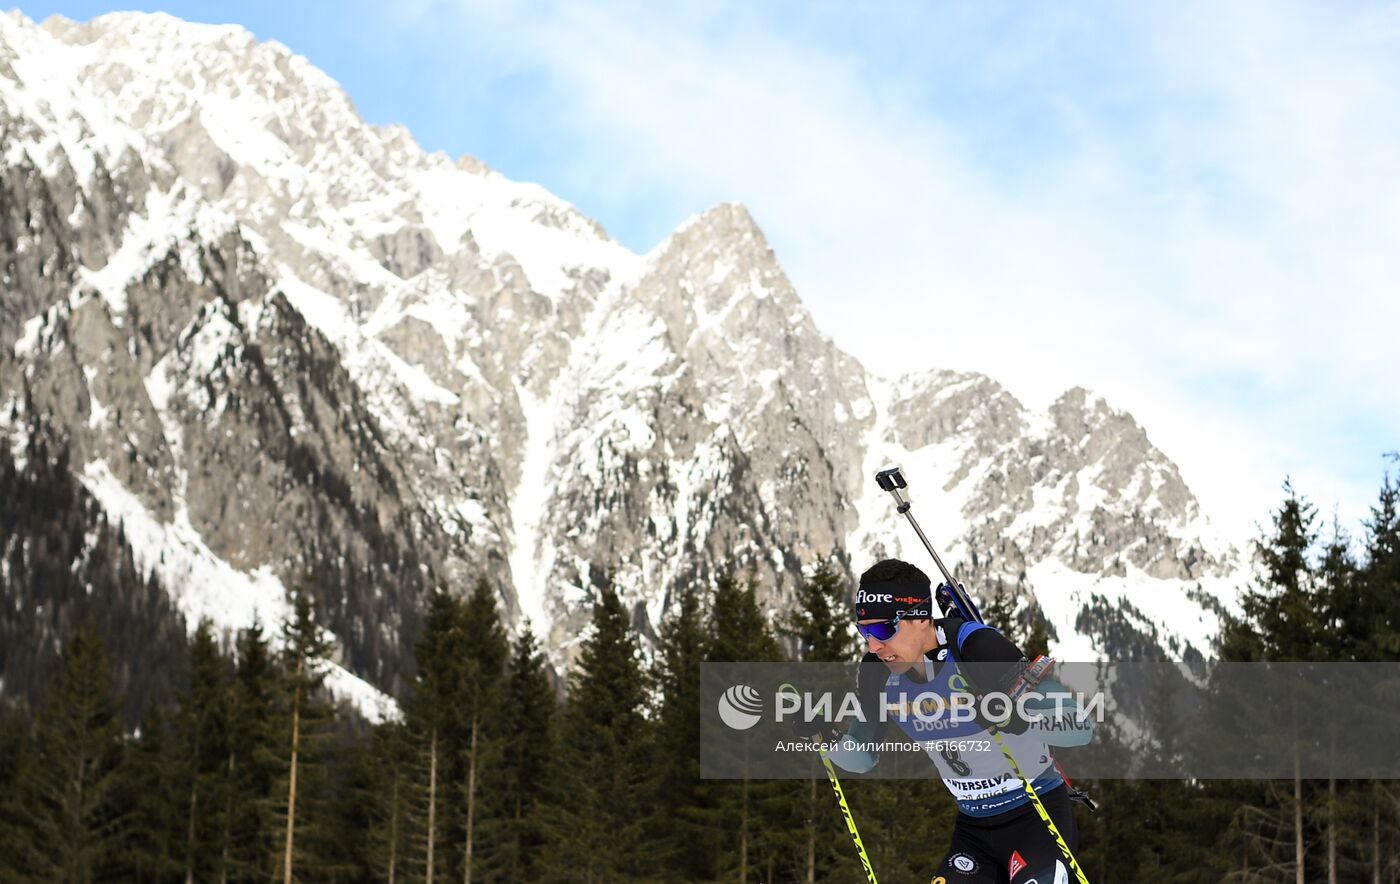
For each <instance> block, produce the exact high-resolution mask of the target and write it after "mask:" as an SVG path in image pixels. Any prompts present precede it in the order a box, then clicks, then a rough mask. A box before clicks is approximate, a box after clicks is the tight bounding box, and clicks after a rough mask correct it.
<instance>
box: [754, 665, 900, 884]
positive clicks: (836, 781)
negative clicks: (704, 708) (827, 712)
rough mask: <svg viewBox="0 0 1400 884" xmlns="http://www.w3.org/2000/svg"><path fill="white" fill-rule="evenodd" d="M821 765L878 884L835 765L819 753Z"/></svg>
mask: <svg viewBox="0 0 1400 884" xmlns="http://www.w3.org/2000/svg"><path fill="white" fill-rule="evenodd" d="M785 691H791V692H792V693H794V694H796V693H797V688H795V687H793V686H792V685H791V684H782V685H779V686H778V692H779V693H783V692H785ZM821 757H822V767H825V768H826V778H827V779H828V780H830V781H831V791H833V792H835V793H836V802H837V803H838V804H840V805H841V816H842V818H843V819H845V821H846V831H848V832H850V833H851V840H852V841H853V842H855V845H856V852H857V853H859V854H860V864H861V865H862V866H864V867H865V877H866V880H867V881H868V882H869V884H880V882H879V881H877V880H875V867H874V866H873V865H871V864H870V854H868V853H866V852H865V842H863V841H861V840H860V830H859V829H857V828H856V818H855V816H853V815H852V814H851V805H850V803H849V802H848V801H846V790H844V789H842V788H841V780H840V778H839V777H837V776H836V767H835V766H834V765H832V763H831V759H830V758H827V757H826V753H825V752H823V753H821Z"/></svg>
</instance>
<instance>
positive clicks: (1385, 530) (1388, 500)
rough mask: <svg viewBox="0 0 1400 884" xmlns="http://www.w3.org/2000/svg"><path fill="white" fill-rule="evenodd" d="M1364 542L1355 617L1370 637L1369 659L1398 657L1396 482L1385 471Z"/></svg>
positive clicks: (1399, 506) (1399, 515)
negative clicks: (1362, 564) (1364, 562)
mask: <svg viewBox="0 0 1400 884" xmlns="http://www.w3.org/2000/svg"><path fill="white" fill-rule="evenodd" d="M1364 545H1365V561H1366V564H1365V572H1364V574H1363V575H1362V576H1361V578H1360V579H1359V580H1358V581H1357V590H1358V594H1359V595H1360V596H1361V602H1360V604H1359V605H1358V610H1357V612H1356V620H1358V621H1363V620H1364V621H1366V624H1367V632H1368V633H1369V634H1370V635H1371V637H1372V640H1371V647H1370V652H1371V654H1372V655H1373V656H1371V658H1370V659H1374V660H1390V661H1395V660H1400V483H1397V482H1396V481H1395V480H1394V479H1393V478H1392V477H1391V475H1390V474H1389V473H1387V474H1386V476H1385V479H1384V480H1383V482H1382V483H1381V490H1380V494H1379V496H1378V499H1377V501H1376V504H1375V506H1373V507H1371V518H1370V519H1369V520H1367V522H1366V536H1365V543H1364ZM1357 625H1358V626H1359V624H1357Z"/></svg>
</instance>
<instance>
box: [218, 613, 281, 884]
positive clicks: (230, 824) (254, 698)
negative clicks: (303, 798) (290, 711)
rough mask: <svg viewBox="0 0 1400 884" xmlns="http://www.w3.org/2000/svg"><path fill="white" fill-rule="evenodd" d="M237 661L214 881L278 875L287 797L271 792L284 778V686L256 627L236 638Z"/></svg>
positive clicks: (230, 712) (258, 624)
mask: <svg viewBox="0 0 1400 884" xmlns="http://www.w3.org/2000/svg"><path fill="white" fill-rule="evenodd" d="M237 655H238V661H237V668H236V670H235V675H234V682H233V688H232V691H231V697H230V701H229V721H228V738H229V742H228V751H229V754H228V758H227V760H226V765H227V766H226V773H227V780H228V783H229V788H228V790H227V791H226V792H225V805H224V810H223V813H222V817H223V824H224V832H223V833H222V834H221V836H220V843H221V848H222V849H221V852H220V857H219V861H218V875H217V878H216V880H221V881H222V880H230V881H247V880H265V879H268V878H274V877H280V876H281V872H282V865H281V859H282V852H281V849H282V848H283V847H284V843H283V841H282V838H283V837H285V828H284V827H283V826H279V825H278V822H279V816H278V814H279V810H281V809H284V808H285V806H286V805H285V802H286V798H287V796H286V793H285V792H281V793H280V794H279V790H278V788H277V786H278V784H279V782H281V780H282V776H283V774H284V772H285V763H286V762H285V760H284V758H283V757H282V749H283V747H284V746H285V744H286V734H287V733H288V731H289V728H290V723H289V721H288V718H287V716H286V715H285V710H284V709H283V707H282V705H281V700H282V698H283V697H284V696H285V694H284V692H283V689H284V684H285V683H284V681H283V678H282V674H281V672H280V670H279V668H278V666H277V661H276V659H275V658H274V657H273V654H272V650H271V648H270V646H269V644H268V641H267V637H266V635H265V634H264V632H263V628H262V625H261V624H260V623H258V622H256V621H255V622H254V623H253V625H252V626H250V627H248V628H247V629H243V630H241V631H240V632H239V634H238V641H237ZM279 798H280V799H281V802H280V803H279V801H278V799H279Z"/></svg>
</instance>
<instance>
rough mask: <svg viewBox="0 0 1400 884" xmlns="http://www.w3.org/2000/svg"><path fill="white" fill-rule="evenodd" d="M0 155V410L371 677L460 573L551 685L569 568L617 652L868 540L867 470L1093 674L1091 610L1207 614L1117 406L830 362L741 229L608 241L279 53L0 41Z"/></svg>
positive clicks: (880, 513) (149, 41) (102, 494)
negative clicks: (1029, 608)
mask: <svg viewBox="0 0 1400 884" xmlns="http://www.w3.org/2000/svg"><path fill="white" fill-rule="evenodd" d="M0 138H2V139H3V144H0V262H3V266H4V274H5V275H4V291H3V310H0V406H3V407H0V421H4V422H5V426H6V427H7V428H8V434H9V435H10V437H11V444H12V445H16V446H18V445H21V444H22V439H21V437H22V436H23V434H24V430H23V428H24V426H26V419H25V416H24V415H22V414H21V412H22V411H23V410H24V409H25V408H32V409H35V410H36V411H38V412H41V413H42V414H43V415H44V416H45V418H46V419H47V420H48V421H49V422H50V423H51V424H53V425H56V426H58V427H61V428H62V429H63V431H64V432H65V433H66V434H67V436H68V438H69V440H70V441H69V445H70V450H71V457H72V464H73V467H74V471H75V473H76V474H77V475H79V476H80V477H81V478H82V479H83V481H84V483H85V484H86V485H87V486H88V488H89V489H90V491H91V492H92V494H93V495H94V497H95V498H96V499H97V500H98V501H100V502H101V503H102V504H103V505H104V506H106V507H107V508H108V510H109V513H110V514H112V515H113V517H114V518H121V519H123V520H125V522H126V523H127V524H128V526H129V527H128V532H127V533H128V535H130V536H131V538H132V546H133V548H134V550H135V551H136V556H137V559H138V562H137V564H138V565H139V566H140V567H142V568H145V569H148V570H154V571H157V572H159V574H160V577H161V580H162V584H163V585H164V586H166V587H167V588H168V589H169V591H170V592H171V593H172V594H173V596H174V597H175V598H176V600H177V602H178V606H179V607H180V608H181V610H182V611H183V613H185V615H186V616H187V617H197V616H211V617H214V618H216V619H217V620H218V621H219V622H220V623H221V624H222V625H223V626H225V627H227V628H233V627H234V626H237V625H240V624H241V623H243V622H246V621H247V620H248V619H249V618H251V617H252V616H254V615H255V614H256V615H259V616H262V617H264V619H271V618H276V617H278V616H280V613H281V612H283V611H285V601H284V597H285V592H286V590H287V589H288V588H289V587H291V586H295V585H298V584H303V585H306V586H308V587H309V588H310V589H311V590H312V591H313V592H314V593H315V594H316V595H317V598H318V600H319V601H320V602H321V605H322V608H323V609H324V611H325V612H326V616H327V622H328V626H329V627H330V628H331V629H332V631H334V632H335V634H336V635H337V637H338V639H339V641H340V646H341V651H340V653H341V662H342V663H343V665H344V667H345V668H346V670H347V672H353V673H355V674H357V675H359V676H362V677H363V678H365V679H368V680H369V681H370V682H371V683H373V684H374V685H377V686H378V687H380V688H382V689H385V690H389V691H395V690H397V689H399V688H400V687H401V686H402V684H403V683H404V682H403V680H404V678H406V677H407V675H408V674H410V673H411V665H412V664H411V659H410V656H411V655H410V654H409V653H408V648H409V647H410V645H411V641H412V636H413V635H414V633H415V631H416V622H417V616H418V614H417V612H418V608H419V604H420V602H421V598H422V594H423V592H424V591H425V589H426V588H427V587H429V586H432V585H434V584H435V583H439V582H441V583H445V584H446V585H449V586H454V587H461V586H463V585H465V584H466V583H467V582H468V581H471V580H474V579H476V578H477V577H478V576H485V577H487V578H488V579H491V580H492V581H493V582H495V584H496V585H497V586H498V588H499V590H500V592H501V598H502V603H503V605H504V606H505V608H506V610H507V611H508V612H509V614H510V616H511V617H512V618H516V619H518V618H521V617H529V618H531V619H532V620H534V621H535V623H536V626H537V627H538V628H542V629H546V630H548V632H549V635H550V641H551V646H552V648H553V649H554V650H555V652H556V655H557V659H559V660H563V659H565V658H566V657H567V649H568V647H569V646H570V644H571V643H572V641H573V640H574V639H575V638H576V636H577V633H578V630H579V628H580V625H581V623H582V621H583V618H584V617H585V616H586V611H587V606H588V601H589V597H590V590H591V588H592V587H593V586H595V585H597V584H598V583H600V582H601V581H603V580H605V579H611V580H613V581H614V583H615V584H616V585H617V586H618V587H619V588H620V589H621V591H622V594H623V596H624V598H625V599H626V600H627V601H628V603H629V604H630V605H631V606H632V608H633V610H634V614H635V620H636V622H637V624H638V626H639V628H641V629H642V630H643V631H648V630H651V629H654V628H655V626H656V625H657V623H658V621H659V620H660V618H661V617H662V616H664V612H665V610H666V608H667V600H668V596H669V593H670V592H671V590H672V589H673V588H674V587H675V586H676V585H677V584H678V582H679V581H683V580H690V579H708V578H709V577H710V576H712V575H713V574H714V573H716V572H717V571H718V570H720V569H725V568H737V569H751V571H752V573H753V574H754V576H755V578H756V579H757V581H758V583H759V586H760V587H761V590H762V597H763V598H764V599H765V601H766V602H767V603H769V604H770V605H772V606H773V607H774V608H779V607H781V606H782V605H783V604H785V603H786V600H787V598H788V597H789V593H790V591H791V589H792V587H793V586H794V585H795V582H796V581H797V580H799V579H800V575H801V571H802V568H803V567H805V566H809V565H810V564H811V563H812V562H813V561H814V560H815V559H816V558H818V557H820V556H825V555H828V554H834V555H835V556H836V557H837V560H838V561H839V562H841V563H842V564H843V566H845V567H849V568H852V569H856V570H858V569H859V568H860V567H862V566H863V565H864V564H865V563H867V562H868V561H869V560H870V559H871V558H872V557H873V556H875V555H878V554H881V553H882V552H883V551H894V550H897V549H898V548H899V539H898V538H900V537H901V536H902V533H901V532H902V531H903V530H905V529H903V528H902V527H901V526H898V525H896V524H894V522H893V518H894V517H893V514H892V512H891V511H890V507H889V506H888V504H887V503H886V501H884V500H882V499H881V498H880V496H879V493H878V492H876V491H874V487H873V483H871V482H870V476H871V475H872V474H873V472H874V470H875V469H876V468H878V467H879V466H883V465H884V462H885V461H886V460H888V459H895V460H903V461H904V465H905V466H906V467H907V468H908V469H909V471H910V474H911V480H914V481H917V482H918V483H919V484H918V485H917V486H916V490H917V493H918V494H925V495H928V497H925V498H920V499H921V501H922V506H921V507H920V508H919V509H918V510H917V511H918V512H919V513H920V514H921V516H922V517H923V519H924V521H925V524H926V527H928V526H930V525H932V526H934V527H936V528H937V529H938V530H937V531H936V532H931V533H934V534H935V536H937V537H939V538H943V539H944V540H945V542H947V543H948V545H949V546H950V547H951V549H952V550H953V553H952V558H953V560H955V561H957V562H959V563H961V566H962V568H963V570H964V571H965V572H966V575H967V577H966V579H968V582H969V583H972V584H974V585H975V584H978V583H985V584H987V585H991V584H992V583H995V582H996V581H1001V582H1002V583H1003V584H1004V585H1007V586H1010V587H1013V588H1015V589H1016V590H1017V591H1018V592H1019V593H1021V594H1022V595H1024V596H1025V597H1026V598H1027V599H1035V600H1038V602H1039V604H1040V606H1041V608H1043V609H1044V610H1045V611H1046V613H1047V614H1048V615H1049V616H1050V618H1051V620H1052V622H1053V624H1054V626H1055V628H1056V631H1057V634H1058V636H1059V639H1060V641H1061V642H1062V643H1063V644H1064V647H1065V649H1066V650H1072V651H1082V652H1084V653H1111V652H1113V651H1114V650H1115V649H1114V647H1112V646H1110V645H1111V644H1112V643H1109V642H1106V641H1105V640H1103V639H1102V635H1106V634H1107V632H1106V631H1104V630H1097V632H1096V631H1095V630H1089V633H1090V634H1081V633H1080V632H1077V631H1076V623H1077V622H1078V620H1079V616H1080V614H1081V613H1082V612H1083V611H1084V610H1087V609H1089V608H1091V607H1092V608H1093V610H1094V611H1096V612H1098V614H1097V615H1096V616H1099V619H1100V620H1102V616H1100V615H1103V610H1104V609H1105V608H1104V606H1107V609H1108V610H1110V611H1116V612H1119V613H1120V614H1121V616H1122V617H1127V618H1132V617H1136V618H1137V619H1136V620H1134V621H1133V627H1132V628H1133V629H1135V630H1137V632H1138V633H1142V634H1147V630H1149V628H1150V629H1152V630H1156V632H1153V633H1152V634H1153V635H1157V636H1158V637H1157V638H1156V639H1153V640H1154V641H1156V642H1157V643H1158V644H1159V645H1163V646H1165V645H1166V644H1169V643H1170V642H1171V641H1177V642H1178V647H1181V646H1183V645H1182V643H1183V642H1186V641H1189V642H1191V643H1192V645H1193V647H1197V648H1198V649H1199V648H1200V646H1201V645H1202V644H1203V642H1204V640H1205V636H1206V634H1207V631H1208V628H1209V625H1210V624H1209V622H1207V621H1208V620H1209V618H1205V619H1201V620H1199V622H1197V621H1192V622H1191V623H1188V624H1186V625H1184V626H1183V625H1182V623H1181V622H1178V621H1180V617H1177V618H1176V619H1175V620H1174V619H1173V616H1172V615H1170V611H1168V610H1167V609H1166V608H1165V607H1163V606H1160V605H1158V606H1154V605H1152V604H1147V605H1145V606H1144V605H1143V604H1138V602H1141V601H1142V598H1143V597H1145V596H1151V597H1152V598H1172V597H1176V598H1180V597H1182V595H1183V593H1185V592H1186V591H1187V590H1188V589H1190V590H1191V591H1193V592H1202V593H1206V594H1208V595H1213V596H1220V595H1228V594H1229V581H1230V579H1231V576H1230V575H1231V574H1232V573H1233V571H1234V569H1235V568H1236V558H1235V555H1234V553H1233V551H1231V550H1229V549H1228V548H1226V547H1224V546H1223V545H1221V544H1219V543H1218V542H1216V541H1214V540H1212V537H1211V533H1210V529H1209V526H1208V525H1207V524H1206V523H1205V521H1204V520H1203V519H1202V518H1201V517H1200V514H1199V512H1198V511H1197V506H1196V503H1195V500H1194V498H1193V497H1192V496H1191V493H1190V491H1189V490H1188V489H1187V488H1186V486H1185V484H1184V483H1183V482H1182V481H1181V478H1180V476H1179V475H1178V474H1177V471H1176V469H1175V467H1174V466H1173V465H1172V464H1171V462H1170V461H1169V460H1168V459H1167V458H1166V457H1165V456H1164V455H1163V454H1162V453H1161V452H1159V451H1157V450H1156V449H1155V448H1154V447H1153V446H1152V445H1151V443H1150V442H1149V441H1148V438H1147V436H1146V434H1145V433H1144V431H1143V430H1142V429H1141V428H1140V427H1138V426H1137V425H1136V423H1135V422H1134V421H1133V420H1132V418H1131V417H1130V416H1128V415H1127V414H1125V413H1122V412H1119V411H1116V410H1114V409H1112V408H1110V407H1109V406H1108V405H1107V404H1106V403H1104V402H1103V401H1102V400H1100V399H1098V398H1097V397H1094V396H1092V395H1091V394H1088V393H1086V392H1085V391H1083V390H1073V391H1070V392H1068V393H1066V394H1065V396H1064V397H1062V398H1061V399H1060V401H1059V402H1057V403H1056V404H1055V405H1054V406H1053V407H1052V408H1051V410H1050V411H1049V413H1048V414H1034V413H1031V412H1029V411H1028V410H1027V409H1025V408H1024V407H1023V406H1021V404H1020V403H1018V402H1017V401H1016V400H1015V399H1014V398H1013V397H1012V396H1010V394H1008V393H1007V392H1006V391H1005V390H1003V389H1002V388H1000V387H999V386H998V385H997V384H996V383H995V382H994V381H992V380H991V379H989V378H985V377H981V376H975V375H961V374H956V373H953V372H947V371H941V372H930V373H926V374H921V375H914V376H909V377H906V378H902V379H900V380H898V381H894V382H886V381H883V380H881V379H879V378H874V377H872V376H870V375H869V374H868V373H867V372H865V370H864V369H863V368H862V367H861V366H860V364H859V363H858V362H856V360H855V359H853V358H852V357H851V356H849V355H848V354H845V353H843V352H842V351H841V350H839V349H838V348H837V347H836V346H835V345H834V344H833V343H832V342H831V341H830V340H829V339H828V338H827V337H825V336H824V335H823V334H821V333H820V331H819V330H818V329H817V328H816V327H815V326H814V324H813V322H812V319H811V317H810V315H809V314H808V313H807V311H806V309H805V308H804V307H803V305H802V303H801V300H800V298H799V297H798V294H797V293H796V292H795V291H794V289H793V287H792V285H791V283H790V282H789V281H788V279H787V277H786V276H785V275H784V273H783V270H782V268H781V266H780V264H779V262H778V260H777V258H776V256H775V255H774V254H773V252H772V250H771V249H770V248H769V247H768V245H767V243H766V242H765V240H764V237H763V234H762V232H761V231H760V230H759V229H758V227H757V225H756V224H755V223H754V220H753V219H752V218H751V217H750V216H749V214H748V212H746V211H745V210H744V209H743V207H742V206H739V205H721V206H717V207H715V208H713V209H711V210H709V211H707V212H705V213H703V214H701V215H699V216H697V217H695V218H693V219H691V220H690V221H688V222H686V223H685V224H684V225H682V226H681V227H680V228H679V229H678V230H677V231H676V232H675V233H674V234H673V235H672V236H671V237H670V238H669V239H667V241H666V242H664V243H662V244H661V245H660V246H658V247H657V248H656V249H655V250H653V251H652V252H651V253H649V254H647V255H642V256H638V255H634V254H632V253H630V252H628V251H627V250H626V249H624V248H623V247H622V246H620V245H618V244H617V243H615V242H614V241H612V240H611V239H610V238H609V237H608V235H607V233H606V232H605V231H604V230H603V229H602V228H601V227H600V226H599V225H598V224H597V223H596V222H593V221H591V220H589V219H587V218H585V217H583V216H582V215H581V214H580V213H579V212H578V211H577V210H576V209H574V208H573V207H572V206H569V205H568V204H567V203H565V202H563V201H562V200H559V199H558V198H556V197H554V196H552V195H551V194H549V193H547V192H546V191H544V190H543V189H541V188H539V187H537V186H535V185H530V184H520V183H516V182H511V181H508V180H506V179H504V178H503V177H501V176H500V175H498V174H496V173H495V172H492V171H491V170H489V169H487V168H486V167H484V166H483V165H482V164H480V163H479V162H477V161H475V160H472V159H470V158H462V159H459V160H456V161H453V160H450V159H449V158H447V157H445V156H443V155H440V154H434V155H429V154H425V153H423V152H422V151H421V150H420V149H419V148H418V147H417V145H416V144H415V143H414V142H413V140H412V138H411V136H410V135H409V134H408V133H407V132H406V131H405V130H403V129H402V128H398V127H390V128H380V127H374V126H369V125H366V124H365V123H364V122H363V121H361V120H360V119H359V117H358V116H357V114H356V113H355V111H354V108H353V106H352V105H351V103H350V101H349V99H348V98H347V97H346V96H345V94H344V93H343V92H342V91H341V90H340V89H339V87H337V86H336V85H335V84H334V83H333V82H332V81H330V80H329V79H328V78H327V77H326V76H325V75H324V74H322V73H321V72H320V71H318V70H316V69H315V68H314V67H312V66H311V65H310V64H309V63H308V62H307V61H306V60H305V59H303V58H300V57H298V56H296V55H294V54H293V53H292V52H290V51H289V50H287V49H286V48H285V47H282V46H280V45H277V44H275V43H266V44H258V43H256V42H255V41H254V40H253V38H252V37H251V36H250V35H249V34H247V33H246V32H245V31H242V30H241V29H238V28H234V27H210V26H204V25H191V24H187V23H184V22H180V21H178V20H175V19H172V18H170V17H168V16H164V15H149V16H148V15H134V14H130V15H128V14H118V15H109V16H103V17H102V18H99V19H96V20H94V21H93V22H90V23H87V24H74V23H71V22H66V21H63V20H61V19H53V20H50V21H49V22H46V23H44V24H43V25H42V26H38V25H35V24H33V23H32V22H29V21H27V20H25V19H24V18H23V17H22V16H19V15H18V14H9V15H5V16H3V17H0ZM26 403H28V404H27V405H26ZM4 415H10V417H9V418H6V417H4ZM934 492H936V493H937V494H938V495H942V496H943V497H939V498H935V497H933V493H934ZM130 526H135V530H133V528H132V527H130ZM906 539H907V538H906ZM905 546H906V547H907V546H908V545H907V544H905ZM909 555H910V557H911V558H914V559H916V560H918V559H919V556H918V555H917V554H916V553H915V552H914V551H912V550H911V551H910V552H909ZM1095 599H1098V600H1099V601H1097V602H1096V601H1095ZM1130 601H1131V602H1133V604H1128V602H1130ZM1100 602H1101V604H1100ZM1120 603H1121V604H1120ZM1130 609H1131V611H1134V612H1137V613H1136V614H1130V613H1123V612H1128V611H1129V610H1130ZM1195 610H1202V608H1201V606H1199V605H1198V606H1195ZM1104 616H1106V615H1104ZM1085 622H1088V621H1085ZM1094 622H1099V621H1098V620H1096V621H1094ZM1183 636H1184V637H1183ZM347 678H348V676H347ZM347 684H349V682H347Z"/></svg>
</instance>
